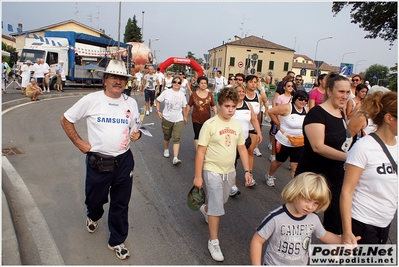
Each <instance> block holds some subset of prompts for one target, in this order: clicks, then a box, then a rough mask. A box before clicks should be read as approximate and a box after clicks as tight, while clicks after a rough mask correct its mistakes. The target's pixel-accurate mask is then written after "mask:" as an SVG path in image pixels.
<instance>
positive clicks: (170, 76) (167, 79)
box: [162, 71, 173, 90]
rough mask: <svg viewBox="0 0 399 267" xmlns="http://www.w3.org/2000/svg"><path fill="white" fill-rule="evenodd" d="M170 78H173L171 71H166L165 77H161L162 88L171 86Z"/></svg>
mask: <svg viewBox="0 0 399 267" xmlns="http://www.w3.org/2000/svg"><path fill="white" fill-rule="evenodd" d="M172 80H173V76H172V72H170V71H168V72H167V73H166V77H165V79H163V86H162V87H163V88H164V90H165V89H170V88H172Z"/></svg>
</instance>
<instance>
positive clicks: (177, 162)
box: [172, 157, 181, 165]
mask: <svg viewBox="0 0 399 267" xmlns="http://www.w3.org/2000/svg"><path fill="white" fill-rule="evenodd" d="M172 163H173V165H177V164H180V163H181V160H180V159H178V158H176V157H175V158H173V162H172Z"/></svg>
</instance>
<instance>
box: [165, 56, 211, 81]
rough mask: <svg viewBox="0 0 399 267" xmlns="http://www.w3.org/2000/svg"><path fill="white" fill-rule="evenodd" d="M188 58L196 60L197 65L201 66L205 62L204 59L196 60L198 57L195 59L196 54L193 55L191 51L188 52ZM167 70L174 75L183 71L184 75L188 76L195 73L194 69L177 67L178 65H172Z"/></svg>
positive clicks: (182, 66)
mask: <svg viewBox="0 0 399 267" xmlns="http://www.w3.org/2000/svg"><path fill="white" fill-rule="evenodd" d="M186 58H192V59H194V60H195V61H197V63H198V64H200V65H201V64H202V63H203V62H204V59H202V58H196V57H195V54H194V53H192V52H191V51H188V52H187V56H186ZM166 70H167V71H171V72H173V73H178V72H180V71H182V72H183V73H186V75H191V74H192V72H193V70H192V68H190V69H187V68H186V66H184V65H177V64H176V65H171V66H170V67H168V68H167V69H166Z"/></svg>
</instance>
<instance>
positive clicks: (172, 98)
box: [157, 89, 187, 122]
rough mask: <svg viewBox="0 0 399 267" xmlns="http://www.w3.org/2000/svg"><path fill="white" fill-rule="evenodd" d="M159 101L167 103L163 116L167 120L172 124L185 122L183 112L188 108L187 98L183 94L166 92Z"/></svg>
mask: <svg viewBox="0 0 399 267" xmlns="http://www.w3.org/2000/svg"><path fill="white" fill-rule="evenodd" d="M157 100H158V101H159V102H165V105H164V109H163V111H162V115H163V117H164V118H165V120H167V121H170V122H179V121H182V120H183V113H182V110H183V108H185V107H186V106H187V99H186V96H185V95H184V94H183V93H182V92H181V91H178V92H176V91H175V90H173V89H172V90H164V91H163V92H162V93H161V95H160V96H158V98H157Z"/></svg>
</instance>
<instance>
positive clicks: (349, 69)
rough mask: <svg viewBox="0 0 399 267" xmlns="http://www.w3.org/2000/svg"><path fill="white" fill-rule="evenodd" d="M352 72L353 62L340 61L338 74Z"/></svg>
mask: <svg viewBox="0 0 399 267" xmlns="http://www.w3.org/2000/svg"><path fill="white" fill-rule="evenodd" d="M352 72H353V64H350V63H341V66H340V68H339V74H341V75H346V76H351V75H352Z"/></svg>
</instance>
